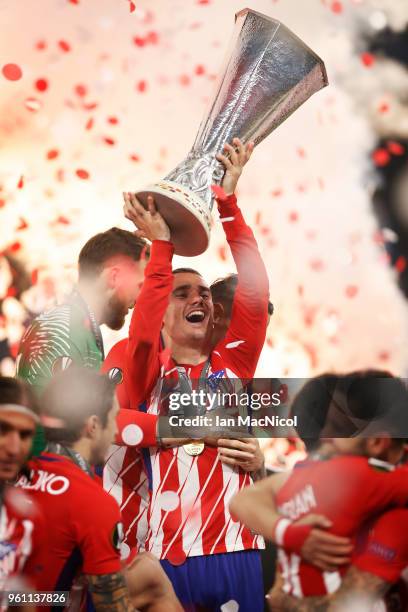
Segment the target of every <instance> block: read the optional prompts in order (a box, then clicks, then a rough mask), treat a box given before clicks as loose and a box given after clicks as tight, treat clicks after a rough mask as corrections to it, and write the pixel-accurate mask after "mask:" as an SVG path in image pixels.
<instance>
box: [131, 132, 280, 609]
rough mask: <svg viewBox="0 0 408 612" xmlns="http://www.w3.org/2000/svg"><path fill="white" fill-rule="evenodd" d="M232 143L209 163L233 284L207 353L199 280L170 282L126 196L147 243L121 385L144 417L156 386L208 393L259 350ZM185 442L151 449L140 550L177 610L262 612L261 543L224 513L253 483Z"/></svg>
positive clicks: (251, 260)
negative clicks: (157, 570) (217, 174)
mask: <svg viewBox="0 0 408 612" xmlns="http://www.w3.org/2000/svg"><path fill="white" fill-rule="evenodd" d="M233 144H234V146H232V145H229V144H227V145H226V146H225V149H226V152H228V154H229V157H227V156H225V155H221V154H218V155H217V158H218V159H219V161H221V162H222V163H223V164H224V167H225V170H226V172H225V176H224V179H223V182H222V189H223V191H224V194H225V195H223V197H222V198H219V199H218V200H217V204H218V209H219V212H220V216H221V219H223V227H224V231H225V233H226V237H227V241H228V243H229V246H230V248H231V251H232V254H233V257H234V260H235V263H236V265H237V270H238V278H239V284H238V288H237V292H236V296H235V300H234V307H233V315H232V319H231V325H230V327H229V330H228V332H227V335H226V337H225V338H224V339H223V340H222V341H221V342H219V343H218V344H217V346H216V347H215V349H214V350H211V341H212V332H213V319H214V308H213V303H212V300H211V292H210V290H209V287H208V285H207V284H206V282H205V281H204V279H203V278H202V277H201V275H200V274H199V273H198V272H194V271H183V269H182V270H180V272H178V273H176V274H174V275H173V274H172V270H171V260H172V255H173V252H174V247H173V244H172V242H171V235H170V230H169V228H168V226H167V224H166V222H165V221H164V219H163V217H162V216H161V215H160V213H159V212H158V211H157V209H156V206H155V203H154V200H153V197H149V199H148V210H145V208H144V207H143V206H142V205H141V204H140V203H139V202H138V200H137V199H136V197H135V196H134V195H131V194H125V215H126V217H127V218H129V219H130V220H132V221H133V222H134V224H135V225H136V227H137V228H138V234H139V235H140V236H142V235H143V236H145V237H146V238H148V239H149V240H151V242H152V251H151V259H150V262H149V264H148V266H147V268H146V275H145V281H144V284H143V287H142V290H141V293H140V296H139V299H138V302H137V305H136V307H135V310H134V312H133V316H132V321H131V324H130V330H129V341H128V348H127V357H126V370H125V380H126V381H127V392H128V395H129V398H130V403H131V405H132V406H137V405H140V404H142V403H143V402H146V404H147V410H148V412H149V413H152V414H160V413H162V411H163V410H165V406H164V403H163V401H162V397H161V396H162V394H161V390H162V386H163V382H164V380H170V379H172V380H174V381H175V383H177V382H178V380H179V379H180V381H182V383H183V384H184V385H187V388H188V385H190V389H192V386H193V384H194V383H195V382H196V381H198V382H197V386H198V387H199V389H207V388H208V387H207V385H208V383H209V381H211V380H212V381H214V380H223V379H224V380H226V379H231V381H233V379H234V378H251V377H252V376H253V375H254V373H255V368H256V365H257V361H258V357H259V354H260V352H261V349H262V346H263V344H264V340H265V333H266V325H267V312H268V298H269V291H268V277H267V274H266V270H265V267H264V265H263V262H262V259H261V257H260V254H259V252H258V248H257V245H256V242H255V239H254V237H253V234H252V231H251V230H250V228H249V227H248V226H247V225H246V223H245V221H244V219H243V217H242V213H241V211H240V210H239V208H238V206H237V202H236V197H235V195H234V191H235V188H236V184H237V181H238V178H239V176H240V174H241V172H242V168H243V166H244V164H245V163H246V162H247V161H248V159H249V157H250V155H251V153H252V149H253V144H252V143H248V144H247V145H246V146H244V145H243V144H242V143H241V141H240V140H239V139H235V140H234V143H233ZM176 272H177V271H176ZM161 333H162V334H163V337H164V345H165V346H166V350H164V351H162V350H161V345H160V334H161ZM141 364H143V366H144V367H141ZM231 385H232V382H231ZM183 442H185V441H183V440H178V439H177V438H175V439H174V444H175V445H178V446H174V447H168V446H167V445H166V446H162V447H151V448H150V449H149V458H148V465H147V472H148V473H149V472H150V473H151V475H152V482H151V485H152V497H151V504H150V508H149V530H148V537H147V548H148V550H150V551H151V552H152V553H153V554H155V555H156V556H158V557H159V558H160V559H162V563H163V566H164V569H165V570H166V572H167V574H168V576H169V577H170V579H171V581H172V583H173V586H174V589H175V591H176V594H177V596H178V597H179V599H180V600H181V602H182V604H183V605H187V606H188V605H190V606H191V605H201V606H205V607H206V608H209V609H218V608H219V607H220V606H221V605H222V604H224V603H226V602H227V601H229V600H231V599H233V600H235V601H237V603H238V604H239V605H240V606H242V609H244V610H246V609H248V610H249V609H252V610H262V609H263V586H262V575H261V564H260V558H259V554H258V552H257V551H256V549H257V548H259V547H260V546H262V545H263V543H262V540H260V539H259V538H258V537H257V536H256V535H253V534H252V533H251V532H250V531H248V530H246V529H245V528H244V527H243V526H242V525H241V524H240V523H238V522H236V521H234V520H233V519H232V517H231V516H230V515H229V512H228V500H229V499H230V498H231V496H232V495H234V494H235V493H236V492H238V491H239V489H241V488H242V487H244V486H246V485H248V484H249V483H250V482H251V479H250V476H249V473H247V472H245V471H244V470H243V469H242V468H236V467H231V466H228V465H225V464H223V463H222V462H221V460H220V456H219V453H218V449H217V448H216V447H215V446H209V445H205V444H204V442H201V441H199V442H196V443H187V444H184V445H182V443H183ZM231 553H234V554H233V555H232V554H231ZM255 594H256V595H255Z"/></svg>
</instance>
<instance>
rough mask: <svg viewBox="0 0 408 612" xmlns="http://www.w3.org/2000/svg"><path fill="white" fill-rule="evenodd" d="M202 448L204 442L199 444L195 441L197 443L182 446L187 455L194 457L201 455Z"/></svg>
mask: <svg viewBox="0 0 408 612" xmlns="http://www.w3.org/2000/svg"><path fill="white" fill-rule="evenodd" d="M204 446H205V444H204V442H200V441H199V440H197V442H190V444H184V445H183V448H184V450H185V451H186V453H187V455H190V456H191V457H195V456H196V455H201V453H202V452H203V450H204Z"/></svg>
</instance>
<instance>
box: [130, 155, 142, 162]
mask: <svg viewBox="0 0 408 612" xmlns="http://www.w3.org/2000/svg"><path fill="white" fill-rule="evenodd" d="M129 159H130V160H131V161H134V162H139V161H140V157H139V155H136V153H131V155H129Z"/></svg>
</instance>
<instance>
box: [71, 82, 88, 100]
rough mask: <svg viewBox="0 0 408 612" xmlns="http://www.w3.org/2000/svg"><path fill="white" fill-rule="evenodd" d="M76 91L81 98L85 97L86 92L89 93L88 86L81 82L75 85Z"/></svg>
mask: <svg viewBox="0 0 408 612" xmlns="http://www.w3.org/2000/svg"><path fill="white" fill-rule="evenodd" d="M74 91H75V93H76V95H77V96H79V97H80V98H84V97H85V96H86V94H87V93H88V90H87V88H86V86H85V85H82V84H81V83H80V84H79V85H75V87H74Z"/></svg>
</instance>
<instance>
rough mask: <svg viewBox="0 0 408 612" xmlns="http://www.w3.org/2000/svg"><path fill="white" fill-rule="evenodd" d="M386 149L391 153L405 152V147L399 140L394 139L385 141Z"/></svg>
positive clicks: (400, 153) (399, 153)
mask: <svg viewBox="0 0 408 612" xmlns="http://www.w3.org/2000/svg"><path fill="white" fill-rule="evenodd" d="M387 149H388V150H389V152H390V153H392V155H404V153H405V147H404V146H403V145H402V144H401V143H400V142H395V140H389V141H388V142H387Z"/></svg>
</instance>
